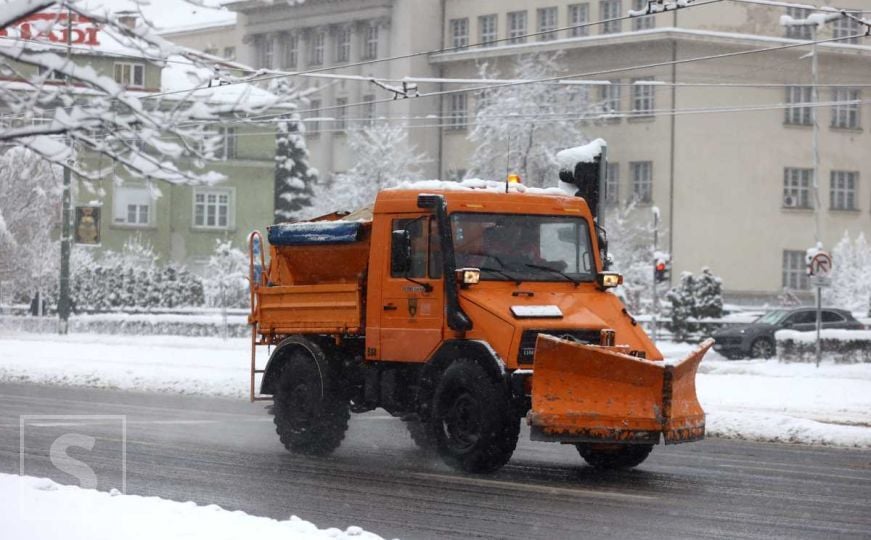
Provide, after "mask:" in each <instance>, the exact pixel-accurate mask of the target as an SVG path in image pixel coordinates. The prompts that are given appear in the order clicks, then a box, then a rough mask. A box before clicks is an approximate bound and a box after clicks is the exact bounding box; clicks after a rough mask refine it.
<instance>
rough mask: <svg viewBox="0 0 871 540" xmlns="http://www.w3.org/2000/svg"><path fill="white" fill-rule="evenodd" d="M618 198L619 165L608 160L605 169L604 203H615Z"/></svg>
mask: <svg viewBox="0 0 871 540" xmlns="http://www.w3.org/2000/svg"><path fill="white" fill-rule="evenodd" d="M619 198H620V166H619V164H618V163H614V162H609V163H608V167H607V169H606V170H605V197H604V199H605V203H606V204H609V205H616V204H617V201H618V200H619Z"/></svg>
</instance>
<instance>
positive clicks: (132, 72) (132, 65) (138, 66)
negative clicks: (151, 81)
mask: <svg viewBox="0 0 871 540" xmlns="http://www.w3.org/2000/svg"><path fill="white" fill-rule="evenodd" d="M118 68H121V72H120V76H119V72H118ZM124 68H129V71H128V72H127V74H128V75H129V79H130V81H129V82H127V81H125V80H123V79H124V78H125V77H124ZM137 71H139V73H140V75H141V78H142V81H141V83H140V84H136V72H137ZM112 76H113V79H114V80H115V82H116V83H118V84H120V85H122V86H124V88H145V64H144V63H142V62H113V64H112Z"/></svg>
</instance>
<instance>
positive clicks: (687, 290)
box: [666, 272, 696, 341]
mask: <svg viewBox="0 0 871 540" xmlns="http://www.w3.org/2000/svg"><path fill="white" fill-rule="evenodd" d="M694 293H695V279H694V278H693V275H692V274H691V273H690V272H684V273H682V274H681V276H680V283H678V285H677V287H674V288H672V289H671V290H670V291H668V294H667V295H666V298H667V299H668V300H669V301H670V302H671V332H672V334H673V335H674V339H675V341H686V339H687V337H688V336H689V334H690V333H691V332H693V331H694V330H695V327H694V326H695V325H693V324H691V323H690V320H689V319H691V318H693V317H695V316H696V299H695V294H694Z"/></svg>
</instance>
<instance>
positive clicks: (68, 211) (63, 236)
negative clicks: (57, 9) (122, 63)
mask: <svg viewBox="0 0 871 540" xmlns="http://www.w3.org/2000/svg"><path fill="white" fill-rule="evenodd" d="M72 39H73V16H72V10H70V9H68V10H67V63H69V62H70V61H71V60H70V50H71V48H72V45H73V43H72ZM69 84H70V81H69V77H67V78H66V86H67V89H69ZM67 144H68V145H69V148H70V154H72V140H71V139H70V137H69V136H67ZM70 159H72V158H70ZM61 202H62V204H63V210H62V212H61V220H62V222H61V232H60V287H59V289H60V291H59V293H60V294H59V295H58V301H57V316H58V333H59V334H66V333H67V332H68V331H69V320H70V235H71V230H70V229H71V227H70V222H71V221H72V171H71V170H70V164H69V163H67V164H66V165H65V166H64V179H63V194H62V195H61Z"/></svg>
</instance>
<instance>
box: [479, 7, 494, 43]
mask: <svg viewBox="0 0 871 540" xmlns="http://www.w3.org/2000/svg"><path fill="white" fill-rule="evenodd" d="M497 21H498V17H497V16H496V15H482V16H480V17H478V34H479V36H480V42H481V45H483V46H485V47H492V46H494V45H495V44H496V40H497V39H499V35H498V30H497V29H498V25H497Z"/></svg>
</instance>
